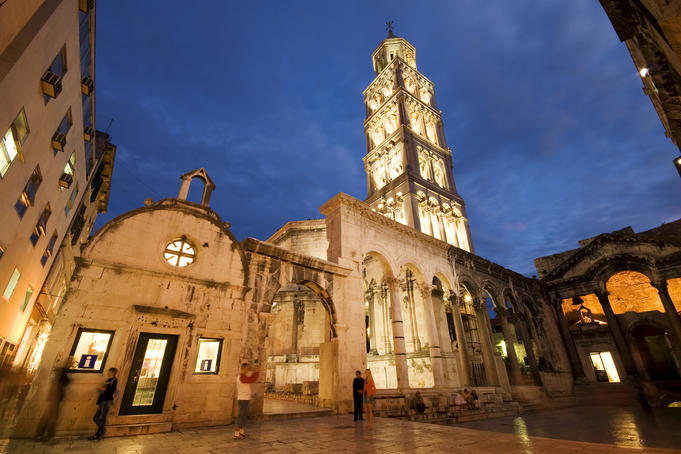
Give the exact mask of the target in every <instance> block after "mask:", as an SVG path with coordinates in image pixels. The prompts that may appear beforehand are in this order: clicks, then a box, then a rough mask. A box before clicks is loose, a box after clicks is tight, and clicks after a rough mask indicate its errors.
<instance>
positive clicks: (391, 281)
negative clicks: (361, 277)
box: [383, 276, 402, 290]
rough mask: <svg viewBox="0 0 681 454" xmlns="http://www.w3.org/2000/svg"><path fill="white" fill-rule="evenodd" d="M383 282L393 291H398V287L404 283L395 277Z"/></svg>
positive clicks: (387, 278)
mask: <svg viewBox="0 0 681 454" xmlns="http://www.w3.org/2000/svg"><path fill="white" fill-rule="evenodd" d="M383 282H385V283H386V284H388V286H389V287H390V289H391V290H397V287H398V286H399V285H400V284H401V283H402V280H401V279H399V278H396V277H393V276H390V277H386V278H385V279H384V280H383Z"/></svg>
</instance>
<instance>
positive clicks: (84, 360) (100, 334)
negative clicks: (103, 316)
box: [69, 328, 114, 372]
mask: <svg viewBox="0 0 681 454" xmlns="http://www.w3.org/2000/svg"><path fill="white" fill-rule="evenodd" d="M113 334H114V332H113V331H105V330H97V329H86V328H79V329H78V334H76V341H75V342H74V343H73V348H72V349H71V353H70V357H71V358H70V360H71V365H70V366H69V371H71V372H101V371H103V370H104V363H105V362H106V357H107V355H108V354H109V348H110V347H111V339H112V338H113Z"/></svg>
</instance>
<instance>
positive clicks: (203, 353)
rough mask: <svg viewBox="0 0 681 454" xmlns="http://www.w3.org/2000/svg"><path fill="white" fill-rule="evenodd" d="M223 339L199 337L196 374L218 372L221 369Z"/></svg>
mask: <svg viewBox="0 0 681 454" xmlns="http://www.w3.org/2000/svg"><path fill="white" fill-rule="evenodd" d="M221 352H222V339H206V338H200V339H199V353H198V354H197V355H196V367H194V373H195V374H217V373H218V371H219V370H220V353H221Z"/></svg>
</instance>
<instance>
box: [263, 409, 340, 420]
mask: <svg viewBox="0 0 681 454" xmlns="http://www.w3.org/2000/svg"><path fill="white" fill-rule="evenodd" d="M331 415H333V410H331V409H330V408H320V409H319V410H314V411H301V412H293V413H263V415H262V418H261V419H263V420H264V421H270V420H273V419H294V418H316V417H318V416H331Z"/></svg>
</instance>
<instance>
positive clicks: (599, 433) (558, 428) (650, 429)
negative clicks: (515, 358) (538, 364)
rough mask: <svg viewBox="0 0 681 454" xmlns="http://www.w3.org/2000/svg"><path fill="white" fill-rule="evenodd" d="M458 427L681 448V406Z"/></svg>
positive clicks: (547, 414) (558, 413)
mask: <svg viewBox="0 0 681 454" xmlns="http://www.w3.org/2000/svg"><path fill="white" fill-rule="evenodd" d="M457 427H466V428H469V429H479V430H485V431H491V432H505V433H514V434H516V435H519V434H526V435H528V436H534V437H547V438H559V439H570V440H575V441H588V442H597V443H610V444H617V445H619V446H629V447H635V448H636V447H643V446H645V447H648V448H671V447H679V448H681V408H656V409H653V410H652V411H644V410H643V409H641V408H639V407H603V406H601V407H595V406H579V407H568V408H561V409H559V410H542V411H535V412H531V413H525V414H522V415H520V416H512V417H502V418H496V419H488V420H484V421H473V422H467V423H462V424H459V425H458V426H457Z"/></svg>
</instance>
